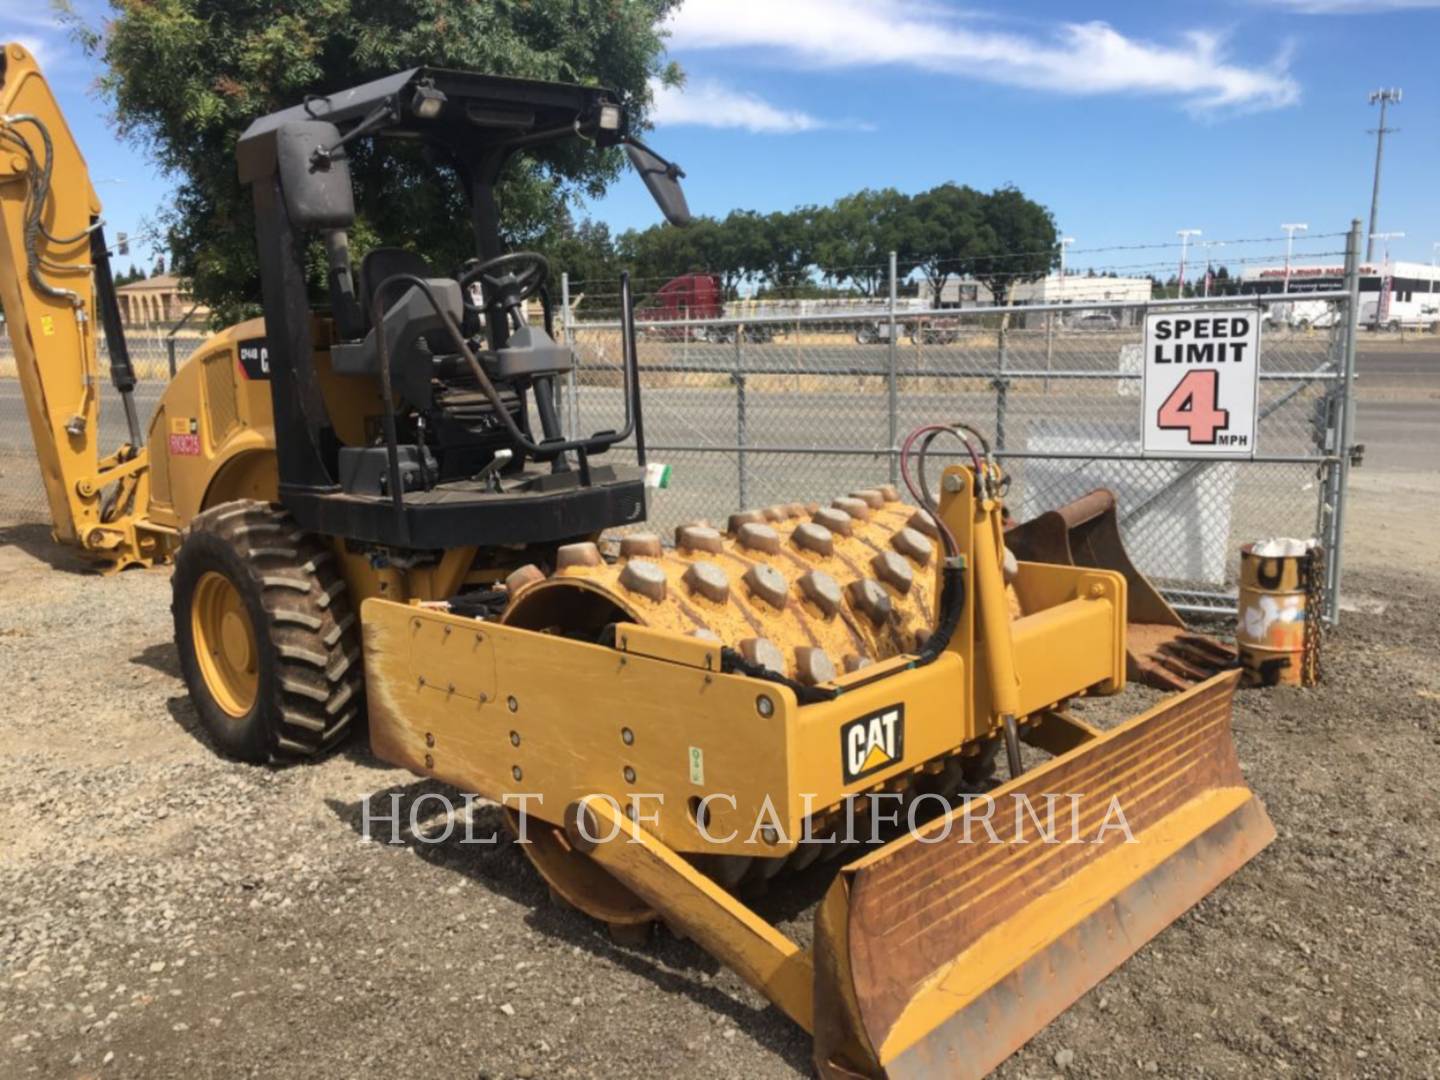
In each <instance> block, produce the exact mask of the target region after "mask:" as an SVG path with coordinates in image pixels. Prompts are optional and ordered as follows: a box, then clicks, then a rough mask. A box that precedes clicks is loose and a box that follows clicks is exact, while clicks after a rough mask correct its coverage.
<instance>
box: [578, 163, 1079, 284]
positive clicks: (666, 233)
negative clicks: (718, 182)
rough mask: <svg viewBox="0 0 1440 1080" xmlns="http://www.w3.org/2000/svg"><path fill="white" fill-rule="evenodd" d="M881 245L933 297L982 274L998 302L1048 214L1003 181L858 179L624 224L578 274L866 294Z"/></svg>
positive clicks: (1047, 230) (1054, 247) (1041, 237)
mask: <svg viewBox="0 0 1440 1080" xmlns="http://www.w3.org/2000/svg"><path fill="white" fill-rule="evenodd" d="M892 251H893V252H894V253H895V261H896V271H897V277H898V278H899V279H900V280H901V281H903V280H904V279H906V278H908V277H909V276H910V275H911V274H912V273H917V272H918V274H919V275H920V277H921V278H922V279H924V280H925V281H926V282H927V284H928V285H929V288H930V295H931V296H932V297H937V298H938V297H939V296H940V295H941V291H942V289H943V288H944V285H945V282H946V281H947V280H948V279H949V278H950V277H951V276H952V275H956V276H960V277H968V278H972V279H978V280H980V281H983V282H984V283H985V284H986V285H987V286H988V287H989V288H990V290H991V291H992V293H994V295H995V301H996V303H999V304H1003V303H1005V302H1006V300H1007V298H1008V296H1009V293H1010V290H1011V288H1012V287H1013V286H1014V284H1015V283H1017V282H1021V281H1033V280H1035V279H1036V278H1040V277H1043V276H1044V275H1045V274H1047V273H1049V271H1050V269H1051V268H1052V267H1053V266H1054V265H1055V264H1056V262H1057V260H1058V258H1059V246H1058V237H1057V234H1056V230H1055V222H1054V219H1053V217H1052V216H1051V214H1050V211H1048V210H1047V209H1045V207H1043V206H1041V205H1040V204H1039V203H1036V202H1034V201H1032V200H1031V199H1028V198H1026V196H1025V195H1023V194H1022V193H1021V192H1020V191H1018V190H1016V189H1015V188H1013V187H1004V188H999V189H997V190H995V191H992V192H990V193H989V194H986V193H983V192H980V191H976V190H975V189H974V188H971V187H966V186H963V185H960V184H953V183H946V184H941V185H939V186H938V187H935V188H931V189H930V190H929V191H924V192H921V193H920V194H918V195H913V196H911V195H906V194H904V193H902V192H899V191H896V190H895V189H893V188H884V189H881V190H878V191H876V190H871V189H866V190H862V191H858V192H855V193H854V194H852V195H846V196H843V197H841V198H839V199H837V200H836V201H835V202H834V203H832V204H831V205H829V206H825V207H816V206H804V207H800V208H799V209H796V210H793V211H789V212H776V213H771V214H759V213H756V212H755V211H753V210H734V211H731V212H730V213H729V214H728V215H727V216H726V217H725V218H724V219H723V220H716V219H715V218H708V217H698V218H696V219H695V221H694V222H692V223H691V225H690V227H689V228H687V229H680V230H677V229H670V228H666V227H664V226H658V225H657V226H654V227H651V228H648V229H641V230H628V231H626V232H623V233H621V234H620V235H619V237H617V238H616V242H615V245H614V249H613V251H612V252H611V253H610V255H609V257H608V258H605V259H599V260H597V261H592V262H591V263H590V264H589V265H590V269H589V272H590V273H594V272H595V271H596V269H597V268H603V269H604V272H605V273H606V275H607V276H608V277H609V278H610V279H611V280H612V281H613V280H614V278H615V277H617V276H618V275H619V273H620V270H621V268H622V267H623V268H626V269H629V270H630V271H631V273H632V274H633V275H634V276H635V277H636V278H638V279H643V280H646V281H648V282H651V283H653V284H655V285H658V284H660V283H663V282H664V281H666V280H668V279H670V278H673V277H678V276H679V275H681V274H687V273H692V272H697V271H703V272H706V273H710V274H715V275H716V276H718V277H719V278H720V279H721V282H722V284H723V286H724V288H725V291H726V294H727V295H728V296H732V297H733V296H735V295H736V292H737V290H738V287H739V285H740V283H741V282H742V281H751V282H753V283H755V284H756V285H757V286H759V288H760V291H761V292H762V293H763V294H764V295H767V296H777V297H789V298H793V297H798V296H802V295H804V296H812V295H820V294H823V293H826V292H827V291H828V292H829V293H830V294H832V295H833V294H834V293H837V292H840V291H849V292H851V293H853V294H858V295H860V296H867V297H874V296H878V295H879V294H880V293H881V291H882V290H883V289H884V288H885V285H886V282H887V279H888V276H889V257H890V253H891V252H892ZM572 276H573V275H572ZM817 277H818V278H819V279H821V282H823V284H819V283H817V282H816V280H815V279H816V278H817Z"/></svg>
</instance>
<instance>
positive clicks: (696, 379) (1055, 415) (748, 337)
mask: <svg viewBox="0 0 1440 1080" xmlns="http://www.w3.org/2000/svg"><path fill="white" fill-rule="evenodd" d="M1323 254H1326V255H1329V254H1336V253H1330V252H1326V253H1323ZM1255 261H1257V262H1258V261H1260V258H1257V259H1256V260H1255ZM664 284H665V283H663V282H650V283H640V285H639V287H638V288H637V289H636V290H635V292H636V295H637V297H643V296H644V295H646V293H647V292H650V291H653V290H654V289H658V288H660V287H662V286H663V285H664ZM883 284H884V287H882V288H881V290H880V291H881V293H882V295H881V296H880V297H878V298H873V297H872V298H866V297H849V298H821V299H807V300H790V301H787V300H773V299H771V300H764V301H761V302H755V301H743V302H734V301H731V302H727V303H724V304H723V305H719V306H717V305H713V304H712V305H711V306H710V309H709V310H707V311H706V312H705V314H707V315H719V317H707V318H698V317H693V312H691V311H687V310H684V309H680V310H668V311H664V312H656V311H654V310H653V309H651V310H650V311H648V312H647V310H646V303H645V302H644V300H641V301H640V302H639V303H638V305H637V313H638V319H637V326H638V329H639V337H640V340H639V343H638V349H639V365H640V371H641V385H642V388H643V395H642V406H643V415H644V433H645V440H646V445H647V449H648V453H649V458H650V460H651V461H652V462H660V463H664V464H668V465H669V466H670V467H671V472H670V480H669V486H668V487H666V488H664V489H661V490H656V491H652V492H651V498H650V520H649V524H648V525H647V526H646V527H648V528H653V529H655V530H657V531H659V532H661V534H662V535H668V534H671V533H672V531H673V529H674V527H675V526H677V525H681V524H684V523H686V522H690V521H695V520H700V519H709V520H717V521H718V520H723V518H724V517H725V516H726V515H727V514H729V513H731V512H733V511H736V510H740V509H747V508H751V507H756V506H765V505H769V504H773V503H782V502H793V501H804V502H808V501H812V500H821V501H828V500H829V499H831V498H833V497H835V496H838V495H843V494H846V493H848V492H850V491H853V490H856V489H858V488H861V487H865V486H871V485H874V484H876V483H882V482H895V480H896V479H897V474H898V465H899V451H898V448H899V446H900V443H901V441H902V440H903V437H904V435H905V434H906V433H907V432H908V431H910V430H911V429H913V428H915V427H917V426H919V425H920V424H924V423H930V422H935V421H952V420H962V421H965V422H966V423H969V424H971V425H973V426H975V427H977V428H979V429H980V430H982V431H985V432H987V433H988V434H990V436H991V438H992V442H993V443H994V444H995V446H996V449H997V451H998V456H999V457H1000V458H1001V459H1002V461H1003V463H1004V464H1005V467H1006V468H1007V470H1008V472H1009V474H1010V476H1011V479H1012V486H1011V492H1010V497H1009V505H1010V511H1011V513H1012V514H1013V515H1014V516H1015V517H1016V518H1017V519H1018V520H1024V519H1026V518H1028V517H1031V516H1033V515H1034V514H1037V513H1039V512H1041V511H1043V510H1045V509H1049V508H1054V507H1057V506H1060V505H1062V504H1063V503H1065V502H1068V501H1069V500H1071V499H1073V498H1076V497H1077V496H1079V495H1083V494H1085V493H1086V492H1088V491H1090V490H1093V489H1094V488H1097V487H1108V488H1110V489H1112V490H1114V491H1115V493H1116V495H1117V496H1118V500H1119V512H1120V520H1121V529H1122V532H1123V533H1124V535H1125V538H1126V541H1127V545H1128V547H1129V549H1130V551H1131V554H1132V557H1133V558H1134V560H1135V562H1136V564H1137V565H1138V566H1139V568H1140V569H1141V570H1142V571H1143V572H1145V573H1146V574H1148V575H1149V576H1150V577H1151V578H1152V579H1154V580H1155V581H1156V583H1157V584H1158V585H1159V586H1160V587H1161V588H1162V590H1163V591H1164V592H1165V593H1166V594H1167V596H1168V597H1169V598H1170V599H1171V601H1172V602H1173V603H1175V604H1176V605H1177V606H1178V607H1180V608H1181V609H1182V610H1184V611H1187V612H1189V613H1192V614H1193V613H1200V614H1206V613H1210V614H1225V613H1229V612H1232V611H1233V610H1234V605H1235V590H1236V584H1237V580H1238V579H1237V574H1238V548H1239V545H1240V544H1241V543H1244V542H1246V541H1251V540H1256V539H1260V538H1262V537H1267V536H1276V535H1286V536H1297V537H1309V536H1316V537H1319V538H1320V539H1321V540H1322V541H1323V542H1325V543H1326V545H1327V547H1329V548H1330V549H1331V551H1332V552H1333V554H1332V557H1331V558H1330V559H1329V560H1328V570H1329V574H1330V582H1329V585H1330V588H1329V600H1328V607H1329V615H1330V617H1331V618H1333V617H1334V614H1335V611H1336V609H1337V604H1338V591H1339V590H1338V584H1339V572H1340V563H1341V559H1340V557H1339V554H1340V553H1339V551H1338V544H1339V540H1340V536H1341V528H1340V526H1341V518H1342V516H1343V500H1344V475H1343V473H1344V470H1345V468H1346V462H1345V457H1346V453H1347V452H1348V448H1349V441H1351V440H1349V439H1348V438H1347V435H1346V433H1345V430H1344V425H1345V423H1346V422H1347V402H1346V387H1347V373H1349V372H1351V371H1353V356H1354V351H1353V350H1354V331H1355V326H1354V316H1355V314H1356V312H1355V310H1354V306H1353V305H1352V303H1351V302H1350V297H1349V295H1348V291H1347V292H1330V293H1312V294H1308V295H1307V297H1306V299H1305V309H1306V317H1305V318H1304V319H1303V320H1297V319H1296V318H1295V317H1294V308H1293V307H1292V305H1291V304H1290V303H1288V302H1287V301H1286V300H1281V299H1278V298H1276V297H1273V296H1272V297H1255V296H1235V295H1227V296H1223V297H1214V298H1209V299H1203V298H1202V299H1194V300H1185V301H1183V302H1180V303H1182V304H1183V306H1184V307H1185V308H1186V309H1189V308H1192V307H1193V308H1197V309H1198V308H1210V309H1214V310H1224V309H1227V308H1234V307H1236V306H1237V305H1240V306H1247V307H1254V306H1257V305H1258V306H1259V308H1260V310H1261V313H1262V318H1263V320H1264V330H1263V333H1262V338H1261V352H1260V395H1259V412H1258V415H1259V429H1258V438H1257V446H1256V454H1255V456H1254V458H1253V459H1251V460H1244V461H1224V462H1211V461H1194V460H1183V459H1171V458H1164V457H1154V456H1143V455H1142V454H1141V452H1140V437H1141V408H1140V397H1139V394H1140V385H1141V375H1140V359H1141V357H1140V350H1141V338H1142V328H1143V325H1144V319H1145V315H1146V313H1147V312H1148V311H1149V310H1151V309H1152V308H1153V307H1156V306H1157V305H1160V304H1174V303H1176V302H1174V301H1148V302H1142V301H1134V300H1131V301H1124V302H1110V301H1104V302H1101V301H1098V300H1097V301H1096V302H1093V303H1086V304H1082V305H1078V306H1076V305H1049V306H1046V305H1031V306H1023V307H1012V308H1009V309H1005V310H1004V311H1003V312H1002V311H1001V310H999V309H996V308H993V307H970V308H965V307H959V308H957V307H943V308H929V307H925V306H923V301H921V300H918V299H916V298H913V297H912V298H908V299H907V298H897V296H896V292H897V290H896V289H895V287H894V285H895V284H896V283H894V282H893V280H892V281H886V282H884V283H883ZM619 292H620V291H619V284H618V282H616V281H613V280H612V281H604V282H589V283H572V282H570V281H568V280H565V281H562V282H561V288H560V299H561V303H560V304H559V305H558V308H559V310H558V312H557V316H556V323H557V333H558V334H559V335H560V336H562V337H564V338H565V339H566V340H567V341H568V342H569V343H570V344H571V346H572V347H573V349H574V352H575V357H576V363H575V367H574V370H573V371H572V372H571V373H570V375H569V377H568V378H567V380H566V381H565V383H564V385H563V387H562V401H561V414H562V418H563V419H564V422H565V424H566V426H567V428H568V429H569V431H568V433H569V434H572V435H574V434H580V433H588V432H592V431H599V430H604V429H606V428H618V427H619V426H621V425H622V424H623V411H624V403H623V401H622V400H621V399H622V395H621V394H620V392H619V388H620V386H621V378H622V376H621V371H622V355H623V354H622V342H621V334H620V324H619V321H618V311H619ZM887 292H888V295H886V293H887ZM1290 299H1291V300H1293V299H1294V298H1293V297H1291V298H1290ZM722 312H723V314H721V313H722ZM200 340H201V336H200V335H199V334H198V332H192V331H191V330H190V329H189V328H187V329H186V330H185V332H184V333H182V334H180V335H177V336H176V337H175V338H173V339H172V338H170V337H169V336H168V335H167V334H166V332H165V331H164V330H157V331H153V332H145V333H139V334H134V335H132V336H131V338H130V351H131V355H132V358H133V360H134V364H135V368H136V372H137V374H138V375H139V377H140V385H139V388H138V390H137V392H136V403H137V406H138V408H139V411H140V415H141V418H142V421H148V418H149V416H150V414H151V412H152V411H153V409H154V406H155V403H156V402H157V401H158V399H159V396H160V394H161V392H162V391H163V389H164V386H165V383H166V380H167V378H168V376H169V374H170V372H171V370H172V366H173V365H172V350H173V355H174V357H176V358H179V359H181V360H183V358H184V357H185V356H187V355H188V354H189V353H190V352H191V351H192V350H193V349H194V348H195V346H196V345H197V344H198V343H199V341H200ZM102 355H103V350H102ZM101 393H102V395H103V398H102V411H101V430H100V433H99V441H100V446H101V448H102V450H105V451H108V450H109V449H111V448H113V447H114V446H116V445H118V444H119V443H121V442H122V441H124V439H125V438H126V432H125V428H124V419H123V414H122V411H121V409H120V407H119V402H118V400H117V399H116V396H115V394H114V391H113V390H112V389H111V388H110V387H109V386H108V384H106V385H105V386H103V387H102V388H101ZM937 449H938V445H937ZM611 453H612V454H613V455H614V456H615V457H616V458H617V459H619V460H631V461H633V460H634V458H635V449H634V441H633V439H632V440H631V441H630V442H629V443H628V444H626V445H622V446H619V447H616V448H615V449H614V450H612V451H611ZM941 460H942V461H945V460H953V459H946V458H943V457H942V458H941ZM46 520H48V509H47V504H46V501H45V495H44V490H43V488H42V486H41V482H40V477H39V473H38V469H37V467H36V463H35V454H34V449H33V444H32V442H31V437H30V430H29V425H28V422H27V419H26V414H25V405H24V399H23V397H22V395H21V392H20V386H19V383H18V380H17V378H16V370H15V363H14V358H13V354H12V352H11V350H10V347H9V342H8V339H6V338H5V337H4V336H3V334H0V526H4V525H9V524H12V523H16V522H37V521H46Z"/></svg>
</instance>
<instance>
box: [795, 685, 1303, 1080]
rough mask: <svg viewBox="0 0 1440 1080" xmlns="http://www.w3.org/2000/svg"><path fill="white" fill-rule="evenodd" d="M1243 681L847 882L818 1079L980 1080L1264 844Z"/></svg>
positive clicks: (867, 861)
mask: <svg viewBox="0 0 1440 1080" xmlns="http://www.w3.org/2000/svg"><path fill="white" fill-rule="evenodd" d="M1237 678H1238V674H1237V673H1227V674H1223V675H1218V676H1216V677H1214V678H1212V679H1210V680H1208V681H1206V682H1204V683H1202V684H1200V685H1198V686H1196V687H1194V688H1192V689H1190V690H1189V691H1187V692H1185V693H1183V694H1180V695H1178V696H1176V697H1174V698H1171V699H1168V700H1166V701H1165V702H1163V703H1162V704H1160V705H1158V706H1156V707H1155V708H1153V709H1151V710H1149V711H1148V712H1146V713H1144V714H1142V715H1140V716H1137V717H1135V718H1134V719H1133V720H1131V721H1129V722H1127V723H1125V724H1124V725H1122V726H1120V727H1117V728H1115V729H1113V730H1111V731H1107V732H1105V733H1104V734H1101V735H1099V736H1098V737H1096V738H1095V739H1093V740H1092V741H1090V742H1088V743H1086V744H1084V745H1082V746H1080V747H1079V748H1078V749H1075V750H1072V751H1070V752H1069V753H1067V754H1063V755H1061V756H1059V757H1056V758H1054V759H1052V760H1051V761H1049V762H1048V763H1046V764H1045V765H1042V766H1040V767H1038V768H1036V769H1033V770H1031V771H1030V772H1027V773H1025V774H1023V775H1022V776H1020V777H1019V778H1018V779H1016V780H1014V781H1011V782H1010V783H1007V784H1005V785H1003V786H1001V787H998V788H996V789H995V790H994V791H992V792H990V793H989V794H988V795H986V796H984V797H981V798H977V799H972V800H971V801H970V802H969V804H968V806H967V807H966V808H964V809H957V810H955V811H953V812H952V813H950V814H948V815H945V816H944V817H941V818H938V819H937V820H935V821H934V822H932V823H931V824H930V825H929V826H927V827H926V828H924V829H923V830H921V831H919V832H918V833H916V834H911V835H906V836H904V837H902V838H901V839H899V840H896V841H894V842H893V843H891V844H889V845H887V846H885V847H884V848H881V849H879V850H877V851H875V852H873V853H871V854H869V855H867V856H865V857H863V858H861V859H860V860H858V861H856V862H854V863H852V864H851V865H850V866H848V867H846V868H845V869H844V870H842V871H841V873H840V875H839V877H838V878H837V880H836V881H835V883H834V884H833V885H832V886H831V888H830V891H829V892H828V893H827V895H826V897H825V900H824V902H823V904H822V906H821V909H820V911H819V913H818V915H817V925H816V940H815V948H814V961H815V972H816V978H815V1062H816V1067H817V1068H818V1069H819V1071H820V1073H821V1075H822V1076H826V1077H852V1076H889V1077H911V1076H924V1077H942V1076H943V1077H963V1076H982V1075H984V1074H985V1073H986V1072H988V1071H989V1070H990V1069H992V1068H994V1067H995V1066H996V1065H997V1064H999V1063H1000V1062H1001V1061H1003V1060H1004V1059H1005V1058H1006V1057H1008V1056H1009V1055H1010V1054H1012V1053H1014V1052H1015V1050H1017V1049H1018V1048H1019V1047H1020V1046H1021V1045H1023V1044H1024V1043H1025V1041H1026V1040H1027V1039H1029V1038H1030V1037H1031V1036H1032V1035H1033V1034H1035V1033H1036V1032H1037V1031H1039V1030H1040V1029H1041V1028H1042V1027H1044V1026H1045V1025H1046V1024H1047V1023H1049V1022H1050V1021H1051V1020H1052V1019H1053V1018H1054V1017H1055V1016H1057V1015H1058V1014H1059V1013H1061V1012H1062V1011H1064V1010H1065V1008H1067V1007H1068V1006H1069V1005H1070V1004H1071V1003H1072V1002H1073V1001H1074V1000H1075V999H1076V998H1078V997H1079V996H1080V995H1081V994H1083V993H1085V991H1087V990H1088V989H1090V988H1091V987H1092V986H1094V985H1095V984H1096V983H1098V982H1099V981H1100V980H1101V979H1103V978H1104V977H1105V976H1106V975H1107V974H1109V973H1110V972H1111V971H1113V970H1114V969H1115V968H1116V967H1118V966H1119V965H1120V964H1121V963H1123V962H1124V961H1125V959H1126V958H1127V957H1129V956H1130V955H1131V954H1133V953H1134V952H1135V951H1136V950H1137V949H1139V948H1140V947H1141V946H1142V945H1144V944H1145V943H1146V942H1147V941H1148V940H1150V938H1152V937H1154V936H1155V935H1156V934H1157V933H1159V931H1160V930H1162V929H1163V928H1164V927H1166V926H1167V925H1169V924H1170V923H1171V922H1173V921H1174V920H1175V919H1176V918H1178V917H1179V916H1180V915H1181V914H1183V913H1184V912H1185V911H1186V910H1187V909H1188V908H1190V907H1191V906H1192V905H1193V904H1195V903H1196V902H1197V901H1198V900H1199V899H1200V898H1201V897H1203V896H1205V895H1206V894H1207V893H1209V892H1210V891H1211V890H1212V889H1214V888H1215V887H1216V886H1217V885H1218V884H1219V883H1220V882H1221V881H1223V880H1224V879H1225V878H1226V877H1228V876H1229V875H1230V874H1232V873H1234V872H1235V870H1237V869H1238V868H1239V867H1240V866H1242V865H1243V864H1244V863H1245V862H1247V861H1248V860H1249V859H1251V858H1252V857H1253V856H1254V855H1255V854H1256V853H1257V852H1259V851H1260V850H1261V849H1262V848H1264V847H1265V846H1266V845H1267V844H1268V843H1269V842H1270V841H1271V840H1272V839H1273V838H1274V836H1275V830H1274V827H1273V826H1272V825H1271V823H1270V820H1269V818H1268V817H1267V815H1266V813H1265V810H1264V808H1263V807H1262V806H1261V804H1260V802H1259V801H1258V800H1257V799H1256V798H1255V796H1254V795H1253V794H1252V793H1251V792H1250V790H1249V788H1248V787H1247V786H1246V784H1245V781H1244V778H1243V777H1242V776H1241V774H1240V769H1239V765H1238V763H1237V761H1236V757H1235V749H1234V746H1233V744H1232V742H1231V738H1230V709H1231V698H1232V696H1233V694H1234V690H1235V684H1236V679H1237ZM1047 797H1048V798H1047ZM1050 812H1053V815H1054V816H1053V819H1052V818H1050V817H1049V816H1048V814H1049V813H1050ZM1122 819H1123V824H1122ZM987 826H988V828H987ZM1041 826H1045V827H1046V828H1047V829H1048V830H1049V831H1048V834H1044V835H1042V832H1041ZM967 840H968V842H967Z"/></svg>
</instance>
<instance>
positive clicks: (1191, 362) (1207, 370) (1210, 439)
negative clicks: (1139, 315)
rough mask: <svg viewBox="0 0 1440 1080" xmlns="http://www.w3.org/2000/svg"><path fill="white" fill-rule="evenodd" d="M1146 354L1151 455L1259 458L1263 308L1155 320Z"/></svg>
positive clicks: (1149, 322)
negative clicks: (1257, 431)
mask: <svg viewBox="0 0 1440 1080" xmlns="http://www.w3.org/2000/svg"><path fill="white" fill-rule="evenodd" d="M1144 350H1145V351H1144V356H1143V363H1142V368H1141V370H1142V372H1143V384H1144V389H1143V392H1142V393H1141V395H1140V396H1141V398H1142V400H1143V401H1144V413H1143V415H1142V417H1141V430H1142V431H1143V432H1144V437H1143V441H1142V447H1143V449H1144V452H1145V453H1147V454H1164V455H1166V456H1168V457H1229V458H1248V457H1252V456H1253V455H1254V453H1255V414H1256V408H1255V403H1256V400H1257V396H1258V393H1259V388H1260V363H1259V361H1260V311H1259V309H1258V308H1240V309H1236V308H1229V309H1225V310H1210V311H1164V312H1151V313H1149V314H1147V315H1146V316H1145V344H1144Z"/></svg>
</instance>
